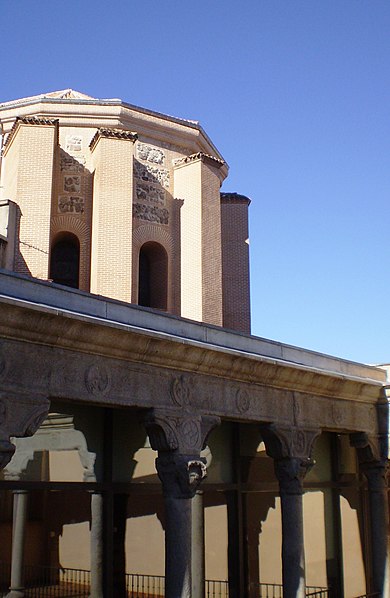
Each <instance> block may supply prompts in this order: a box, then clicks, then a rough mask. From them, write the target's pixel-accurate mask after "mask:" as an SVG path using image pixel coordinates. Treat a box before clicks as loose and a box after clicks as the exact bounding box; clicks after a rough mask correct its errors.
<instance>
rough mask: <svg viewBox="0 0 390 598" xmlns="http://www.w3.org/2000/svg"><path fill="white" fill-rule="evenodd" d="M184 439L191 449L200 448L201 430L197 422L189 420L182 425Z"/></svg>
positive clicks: (181, 430)
mask: <svg viewBox="0 0 390 598" xmlns="http://www.w3.org/2000/svg"><path fill="white" fill-rule="evenodd" d="M179 433H180V434H181V435H182V438H183V439H185V440H186V444H187V445H188V446H189V447H194V446H198V445H199V443H200V429H199V425H198V424H197V422H196V421H195V420H193V419H187V420H184V421H183V422H181V423H180V432H179Z"/></svg>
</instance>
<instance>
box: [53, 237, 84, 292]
mask: <svg viewBox="0 0 390 598" xmlns="http://www.w3.org/2000/svg"><path fill="white" fill-rule="evenodd" d="M79 268H80V242H79V240H78V238H77V237H76V235H72V233H62V234H60V235H58V236H57V238H56V239H55V241H54V243H53V245H52V248H51V256H50V278H51V279H52V281H53V282H56V283H57V284H63V285H65V286H67V287H72V288H74V289H78V288H79Z"/></svg>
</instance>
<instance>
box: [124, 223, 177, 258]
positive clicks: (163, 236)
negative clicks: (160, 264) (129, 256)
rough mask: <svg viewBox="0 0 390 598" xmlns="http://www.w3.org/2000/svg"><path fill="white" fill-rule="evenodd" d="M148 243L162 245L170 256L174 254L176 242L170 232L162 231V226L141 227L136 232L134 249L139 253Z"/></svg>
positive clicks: (134, 233) (148, 225) (149, 225)
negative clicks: (152, 242) (153, 242)
mask: <svg viewBox="0 0 390 598" xmlns="http://www.w3.org/2000/svg"><path fill="white" fill-rule="evenodd" d="M148 241H155V242H156V243H160V245H162V246H163V247H164V249H165V250H166V252H167V253H168V256H169V255H170V254H172V253H173V249H174V241H173V238H172V235H170V234H169V232H168V231H166V230H164V229H161V227H160V226H156V225H153V224H147V225H145V226H139V227H137V228H136V229H135V230H134V232H133V247H134V249H135V250H136V251H137V253H138V252H139V250H140V249H141V247H142V245H143V244H144V243H147V242H148Z"/></svg>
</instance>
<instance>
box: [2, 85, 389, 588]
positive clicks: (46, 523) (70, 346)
mask: <svg viewBox="0 0 390 598" xmlns="http://www.w3.org/2000/svg"><path fill="white" fill-rule="evenodd" d="M0 134H1V160H0V538H1V542H0V594H1V595H2V596H7V597H8V598H23V597H24V596H25V597H26V598H29V597H31V598H37V597H38V598H40V597H42V598H52V597H53V598H54V597H56V598H57V597H60V596H61V597H63V598H65V597H67V598H71V597H75V596H78V597H82V596H85V597H91V598H162V597H163V596H165V597H166V598H306V597H314V598H358V597H359V598H363V597H365V598H366V597H368V596H376V597H378V598H390V587H389V562H390V553H389V488H388V477H387V476H388V463H389V461H388V459H389V390H388V389H389V386H388V381H387V376H386V371H385V368H384V367H373V366H368V365H365V364H359V363H354V362H350V361H348V360H344V359H339V358H336V357H332V356H329V355H323V354H320V353H317V352H315V351H309V350H306V349H302V348H299V347H294V346H290V345H286V344H284V343H280V342H276V341H273V340H268V339H264V338H257V337H254V336H251V335H250V301H249V256H248V251H249V249H248V206H249V203H250V201H249V199H248V198H247V197H246V196H244V195H240V194H238V193H221V191H220V189H221V185H222V183H223V181H224V179H225V178H226V176H227V174H228V167H227V164H226V162H225V160H224V159H223V157H222V156H221V154H220V153H219V151H218V150H217V148H216V147H215V146H214V144H213V143H212V141H211V140H210V139H209V137H208V136H207V134H206V133H205V131H204V130H203V129H202V127H201V126H200V125H199V123H197V122H195V121H191V120H184V119H180V118H176V117H171V116H166V115H164V114H160V113H157V112H153V111H151V110H147V109H144V108H140V107H136V106H133V105H131V104H128V103H126V102H123V101H121V100H118V99H103V100H102V99H96V98H92V97H90V96H87V95H85V94H82V93H79V92H76V91H73V90H70V89H68V90H64V91H59V92H52V93H47V94H42V95H38V96H33V97H28V98H23V99H19V100H15V101H11V102H5V103H2V104H1V103H0Z"/></svg>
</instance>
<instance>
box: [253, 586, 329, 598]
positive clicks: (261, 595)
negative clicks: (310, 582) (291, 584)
mask: <svg viewBox="0 0 390 598" xmlns="http://www.w3.org/2000/svg"><path fill="white" fill-rule="evenodd" d="M257 587H258V598H283V585H282V584H281V583H259V584H258V586H257ZM305 594H306V597H308V596H310V598H328V597H329V588H324V587H320V586H306V592H305Z"/></svg>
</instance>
